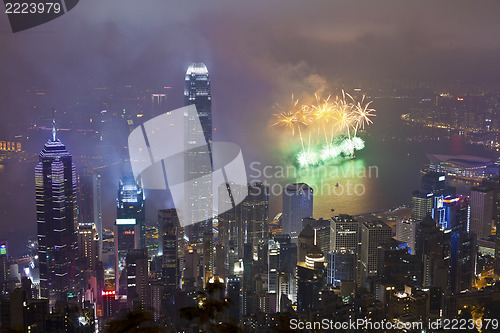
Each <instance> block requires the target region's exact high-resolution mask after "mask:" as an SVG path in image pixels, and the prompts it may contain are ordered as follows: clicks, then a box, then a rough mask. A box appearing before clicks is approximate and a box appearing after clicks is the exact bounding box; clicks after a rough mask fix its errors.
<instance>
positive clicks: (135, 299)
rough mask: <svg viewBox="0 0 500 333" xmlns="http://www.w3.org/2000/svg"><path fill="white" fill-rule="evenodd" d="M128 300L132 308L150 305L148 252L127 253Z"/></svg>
mask: <svg viewBox="0 0 500 333" xmlns="http://www.w3.org/2000/svg"><path fill="white" fill-rule="evenodd" d="M126 263H127V300H128V302H129V304H131V305H132V307H136V306H142V308H145V307H146V305H147V303H148V287H149V273H148V250H147V249H131V250H129V251H128V252H127V257H126Z"/></svg>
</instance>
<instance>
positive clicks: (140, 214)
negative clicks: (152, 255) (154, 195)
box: [116, 175, 146, 249]
mask: <svg viewBox="0 0 500 333" xmlns="http://www.w3.org/2000/svg"><path fill="white" fill-rule="evenodd" d="M116 202H117V212H116V218H117V219H129V220H130V219H133V220H135V223H136V224H137V226H138V227H139V235H138V239H139V243H138V245H137V248H139V249H145V248H146V209H145V207H144V204H145V196H144V190H143V189H142V187H140V186H139V185H137V183H136V182H135V180H134V177H133V176H132V175H128V176H125V177H123V178H121V179H120V183H119V185H118V198H117V200H116Z"/></svg>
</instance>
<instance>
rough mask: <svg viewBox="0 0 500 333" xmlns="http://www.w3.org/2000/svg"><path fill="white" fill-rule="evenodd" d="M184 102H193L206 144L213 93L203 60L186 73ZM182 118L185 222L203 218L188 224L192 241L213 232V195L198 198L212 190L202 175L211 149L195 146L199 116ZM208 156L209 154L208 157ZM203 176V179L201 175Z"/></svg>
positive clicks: (208, 166)
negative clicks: (183, 125)
mask: <svg viewBox="0 0 500 333" xmlns="http://www.w3.org/2000/svg"><path fill="white" fill-rule="evenodd" d="M184 83H185V86H184V105H186V106H188V105H195V106H196V110H197V113H198V114H197V116H198V118H199V121H200V124H201V129H202V130H203V134H204V137H205V141H206V143H207V144H210V142H211V141H212V96H211V93H210V76H209V74H208V69H207V67H206V66H205V64H203V63H193V64H191V65H190V66H189V67H188V69H187V71H186V76H185V81H184ZM187 118H188V119H186V121H185V126H186V127H185V131H184V133H185V135H186V137H185V138H184V142H186V147H185V150H186V152H187V154H186V158H185V161H184V163H185V164H184V170H185V179H187V180H190V182H187V185H186V187H185V192H184V196H185V199H186V202H187V205H186V207H187V209H186V212H184V218H185V219H186V220H187V221H192V222H196V221H199V220H200V219H199V217H204V221H201V222H199V223H196V224H195V225H193V226H190V227H189V228H188V229H187V230H188V234H189V237H190V240H191V241H192V242H201V241H202V239H203V237H204V234H211V233H212V219H211V217H212V214H213V203H212V202H213V198H212V195H209V196H208V197H203V198H200V193H211V192H212V178H211V177H203V176H205V175H209V174H211V172H212V162H211V161H212V158H211V156H210V154H211V149H210V146H208V149H196V148H197V147H199V146H200V144H202V145H204V144H205V142H203V143H200V142H197V140H199V138H200V137H203V136H201V135H200V133H199V129H198V128H199V127H197V126H195V124H196V123H197V121H198V119H191V116H187ZM207 155H208V156H207ZM201 177H203V178H201Z"/></svg>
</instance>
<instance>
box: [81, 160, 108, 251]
mask: <svg viewBox="0 0 500 333" xmlns="http://www.w3.org/2000/svg"><path fill="white" fill-rule="evenodd" d="M78 198H79V199H78V222H83V223H91V222H94V223H95V226H96V230H97V234H98V235H99V256H100V254H101V253H102V236H103V235H102V203H101V175H100V174H99V173H98V172H94V171H91V170H88V169H85V170H84V171H83V172H82V173H81V174H80V175H79V177H78Z"/></svg>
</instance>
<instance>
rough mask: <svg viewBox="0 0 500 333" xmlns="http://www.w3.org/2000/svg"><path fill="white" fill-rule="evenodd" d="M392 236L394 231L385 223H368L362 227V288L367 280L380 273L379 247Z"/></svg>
mask: <svg viewBox="0 0 500 333" xmlns="http://www.w3.org/2000/svg"><path fill="white" fill-rule="evenodd" d="M391 236H392V229H391V227H389V226H388V225H387V224H385V223H384V222H383V221H367V222H364V223H363V224H362V225H361V250H360V257H361V278H360V282H361V286H364V285H365V279H366V278H367V277H369V276H374V275H377V273H378V253H377V248H378V246H379V245H380V244H381V243H382V242H383V241H385V240H386V239H388V238H391Z"/></svg>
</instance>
